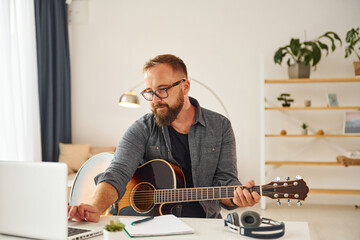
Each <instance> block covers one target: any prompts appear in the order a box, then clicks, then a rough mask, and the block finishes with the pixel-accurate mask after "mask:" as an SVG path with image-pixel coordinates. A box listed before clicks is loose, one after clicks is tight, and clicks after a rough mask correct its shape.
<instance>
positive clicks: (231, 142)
mask: <svg viewBox="0 0 360 240" xmlns="http://www.w3.org/2000/svg"><path fill="white" fill-rule="evenodd" d="M143 72H144V80H145V86H146V88H145V89H144V90H143V91H142V92H141V94H142V96H143V97H144V98H145V99H146V100H147V101H149V104H150V108H151V111H152V113H148V114H146V115H144V116H143V117H141V118H140V119H139V120H137V121H136V122H135V123H134V124H133V125H132V126H130V128H129V129H128V130H127V131H126V133H125V134H124V136H123V138H122V139H121V141H120V143H119V145H118V147H117V149H116V152H115V154H114V159H113V161H112V162H111V164H110V166H109V167H108V168H107V170H106V171H105V172H104V173H101V174H99V175H98V176H97V177H96V178H95V181H96V183H97V186H96V189H95V192H94V194H93V198H92V201H91V203H90V204H83V203H82V204H80V205H77V206H69V209H68V213H69V220H72V219H75V220H78V221H90V222H97V221H98V220H99V218H100V214H101V213H103V212H104V211H105V210H106V209H108V208H109V207H110V206H111V205H113V204H114V203H116V202H118V201H120V200H121V199H122V198H123V196H124V193H125V191H126V185H127V184H128V183H129V181H130V179H131V178H132V176H133V175H134V173H135V171H136V170H137V169H138V167H139V166H140V165H143V164H145V163H147V162H149V161H151V160H152V159H163V160H165V161H166V162H168V163H170V164H172V165H174V166H177V167H178V168H179V169H181V170H182V172H183V175H184V179H185V183H184V185H186V187H187V188H193V187H212V186H239V185H241V183H240V181H239V180H238V177H237V160H236V146H235V136H234V132H233V130H232V127H231V123H230V121H229V120H228V119H227V118H226V117H224V116H222V115H220V114H218V113H215V112H213V111H210V110H208V109H205V108H202V107H200V105H199V103H198V101H197V100H196V99H194V98H192V97H189V96H188V93H189V91H190V81H189V80H188V74H187V69H186V65H185V64H184V62H183V61H182V60H181V59H180V58H179V57H176V56H174V55H170V54H165V55H159V56H156V57H155V58H153V59H150V60H149V61H148V62H146V63H145V66H144V69H143ZM254 185H255V182H254V181H253V180H250V181H249V182H247V183H245V184H244V186H246V187H247V188H252V187H253V186H254ZM234 189H235V190H234V192H233V196H234V197H233V198H231V199H222V200H212V201H190V202H185V203H183V204H181V205H177V206H176V208H174V209H172V210H173V212H172V213H173V214H175V215H177V216H180V217H207V218H221V214H220V210H221V205H222V206H224V207H228V208H234V207H237V206H241V207H244V206H253V205H254V204H255V203H257V202H259V200H260V196H259V194H258V193H257V192H255V191H252V192H251V193H250V192H249V191H248V190H247V189H246V188H244V189H242V188H240V187H237V188H234ZM119 215H136V211H134V210H133V209H132V207H125V208H123V209H120V212H119Z"/></svg>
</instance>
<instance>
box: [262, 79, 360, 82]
mask: <svg viewBox="0 0 360 240" xmlns="http://www.w3.org/2000/svg"><path fill="white" fill-rule="evenodd" d="M337 82H338V83H344V82H360V78H294V79H266V80H265V83H337Z"/></svg>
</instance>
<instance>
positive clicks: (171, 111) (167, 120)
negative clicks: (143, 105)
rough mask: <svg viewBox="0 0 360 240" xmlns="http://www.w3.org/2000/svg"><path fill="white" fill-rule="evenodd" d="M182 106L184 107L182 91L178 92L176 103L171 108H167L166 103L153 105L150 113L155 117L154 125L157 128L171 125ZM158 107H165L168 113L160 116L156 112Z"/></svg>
mask: <svg viewBox="0 0 360 240" xmlns="http://www.w3.org/2000/svg"><path fill="white" fill-rule="evenodd" d="M183 105H184V94H183V91H181V92H180V94H179V98H178V100H177V101H176V103H175V105H174V106H172V107H169V105H168V104H167V103H163V104H161V103H160V104H154V107H153V108H152V109H151V111H152V112H153V114H154V115H155V122H156V124H157V125H158V126H159V127H164V126H170V125H171V123H172V122H173V121H175V119H176V117H177V116H178V114H179V112H180V111H181V109H182V107H183ZM158 107H166V108H167V110H168V111H167V112H166V113H165V114H161V113H159V112H157V111H156V110H157V108H158Z"/></svg>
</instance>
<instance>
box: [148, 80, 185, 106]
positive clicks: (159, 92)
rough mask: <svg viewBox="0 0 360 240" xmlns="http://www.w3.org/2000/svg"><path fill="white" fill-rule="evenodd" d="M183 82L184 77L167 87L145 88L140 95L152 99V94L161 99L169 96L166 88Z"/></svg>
mask: <svg viewBox="0 0 360 240" xmlns="http://www.w3.org/2000/svg"><path fill="white" fill-rule="evenodd" d="M182 82H185V79H181V80H179V81H177V82H175V83H173V84H171V85H170V86H168V87H164V88H159V89H158V90H156V91H147V90H146V89H145V90H143V91H142V92H141V95H142V96H143V97H144V98H145V99H146V100H147V101H152V100H153V99H154V94H155V95H156V96H157V97H158V98H161V99H164V98H167V97H168V96H169V93H168V90H169V89H170V88H172V87H175V86H177V85H179V84H180V83H182Z"/></svg>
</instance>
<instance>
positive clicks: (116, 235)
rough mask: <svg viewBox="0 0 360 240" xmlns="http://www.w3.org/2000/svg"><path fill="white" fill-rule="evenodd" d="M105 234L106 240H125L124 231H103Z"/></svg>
mask: <svg viewBox="0 0 360 240" xmlns="http://www.w3.org/2000/svg"><path fill="white" fill-rule="evenodd" d="M103 234H104V240H119V239H123V236H124V235H123V233H122V231H118V232H109V231H107V230H105V229H104V230H103Z"/></svg>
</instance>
